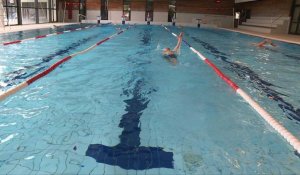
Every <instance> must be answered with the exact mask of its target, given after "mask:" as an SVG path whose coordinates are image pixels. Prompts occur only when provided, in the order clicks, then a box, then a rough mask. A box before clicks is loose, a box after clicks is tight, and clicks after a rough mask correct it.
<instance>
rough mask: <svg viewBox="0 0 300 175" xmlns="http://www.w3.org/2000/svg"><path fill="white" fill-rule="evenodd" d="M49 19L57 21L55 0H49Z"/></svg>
mask: <svg viewBox="0 0 300 175" xmlns="http://www.w3.org/2000/svg"><path fill="white" fill-rule="evenodd" d="M50 11H51V19H50V22H57V17H56V0H50Z"/></svg>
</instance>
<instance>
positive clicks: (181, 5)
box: [176, 0, 234, 15]
mask: <svg viewBox="0 0 300 175" xmlns="http://www.w3.org/2000/svg"><path fill="white" fill-rule="evenodd" d="M233 8H234V0H221V2H220V3H216V0H185V1H182V0H181V1H180V0H177V2H176V11H177V12H178V13H199V14H214V15H232V14H233Z"/></svg>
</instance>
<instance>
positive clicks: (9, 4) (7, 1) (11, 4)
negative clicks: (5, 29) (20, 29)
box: [3, 0, 18, 25]
mask: <svg viewBox="0 0 300 175" xmlns="http://www.w3.org/2000/svg"><path fill="white" fill-rule="evenodd" d="M3 8H4V18H5V19H4V23H5V25H16V24H18V5H17V0H4V1H3Z"/></svg>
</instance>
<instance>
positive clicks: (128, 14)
mask: <svg viewBox="0 0 300 175" xmlns="http://www.w3.org/2000/svg"><path fill="white" fill-rule="evenodd" d="M130 5H131V0H123V15H124V16H125V19H126V21H130V18H131V9H130Z"/></svg>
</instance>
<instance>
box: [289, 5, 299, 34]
mask: <svg viewBox="0 0 300 175" xmlns="http://www.w3.org/2000/svg"><path fill="white" fill-rule="evenodd" d="M290 34H297V35H300V0H294V3H293V7H292V20H291V25H290Z"/></svg>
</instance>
